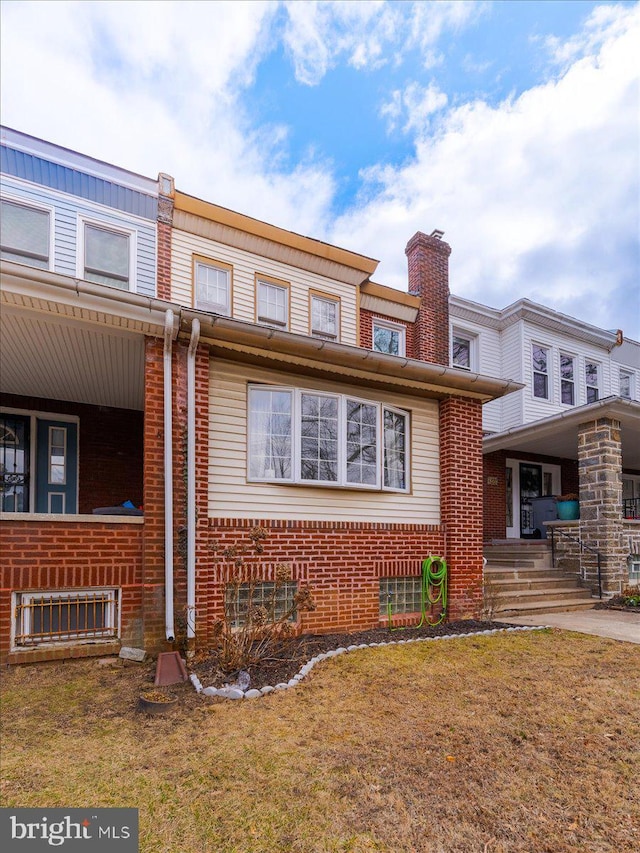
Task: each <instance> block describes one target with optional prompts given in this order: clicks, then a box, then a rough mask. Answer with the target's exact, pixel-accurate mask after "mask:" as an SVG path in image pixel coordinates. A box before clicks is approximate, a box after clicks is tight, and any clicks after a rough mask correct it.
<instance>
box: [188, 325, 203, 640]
mask: <svg viewBox="0 0 640 853" xmlns="http://www.w3.org/2000/svg"><path fill="white" fill-rule="evenodd" d="M199 339H200V320H198V318H197V317H194V319H193V321H192V323H191V340H190V341H189V349H188V351H187V639H188V640H192V639H193V638H194V637H195V635H196V351H197V349H198V340H199Z"/></svg>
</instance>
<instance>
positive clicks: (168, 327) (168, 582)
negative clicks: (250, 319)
mask: <svg viewBox="0 0 640 853" xmlns="http://www.w3.org/2000/svg"><path fill="white" fill-rule="evenodd" d="M172 340H173V311H171V310H168V311H167V313H166V314H165V323H164V363H163V367H164V595H165V606H164V623H165V634H166V637H167V640H168V642H170V643H173V641H174V640H175V628H174V624H173V446H172V445H173V417H172V411H171V402H172V399H171V354H172Z"/></svg>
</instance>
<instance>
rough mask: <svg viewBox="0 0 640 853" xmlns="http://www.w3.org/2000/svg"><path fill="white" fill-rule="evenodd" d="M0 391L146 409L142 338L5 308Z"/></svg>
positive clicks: (0, 329) (0, 327)
mask: <svg viewBox="0 0 640 853" xmlns="http://www.w3.org/2000/svg"><path fill="white" fill-rule="evenodd" d="M0 359H1V362H0V363H1V364H2V371H1V373H0V388H1V390H2V392H3V393H5V394H19V395H22V396H29V397H30V396H33V397H43V398H46V399H54V400H68V401H71V402H77V403H89V404H93V405H99V406H110V407H115V408H125V409H138V410H142V409H143V408H144V338H143V337H142V336H141V335H134V334H131V333H127V332H124V331H119V330H115V329H114V330H110V329H104V328H100V327H98V326H95V325H88V324H86V325H85V324H79V323H77V322H74V323H72V322H69V321H68V320H66V319H64V318H61V317H56V316H51V317H48V316H47V315H46V314H43V313H35V312H26V311H19V310H16V309H12V308H9V307H8V306H6V305H5V306H3V309H2V312H1V313H0Z"/></svg>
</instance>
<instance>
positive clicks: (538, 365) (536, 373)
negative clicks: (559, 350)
mask: <svg viewBox="0 0 640 853" xmlns="http://www.w3.org/2000/svg"><path fill="white" fill-rule="evenodd" d="M531 352H532V368H533V396H534V397H537V398H538V399H540V400H548V399H549V350H548V349H547V348H546V347H543V346H540V345H539V344H533V347H532V350H531Z"/></svg>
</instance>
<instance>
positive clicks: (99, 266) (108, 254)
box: [82, 222, 132, 290]
mask: <svg viewBox="0 0 640 853" xmlns="http://www.w3.org/2000/svg"><path fill="white" fill-rule="evenodd" d="M131 241H132V235H131V233H129V232H124V231H115V230H113V229H111V228H108V227H104V226H102V225H95V224H93V223H89V222H85V223H84V234H83V242H84V251H83V261H82V263H83V270H82V276H83V278H84V279H86V280H87V281H95V282H98V284H108V285H110V286H111V287H119V288H120V289H121V290H129V289H130V281H131V254H132V253H131Z"/></svg>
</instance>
